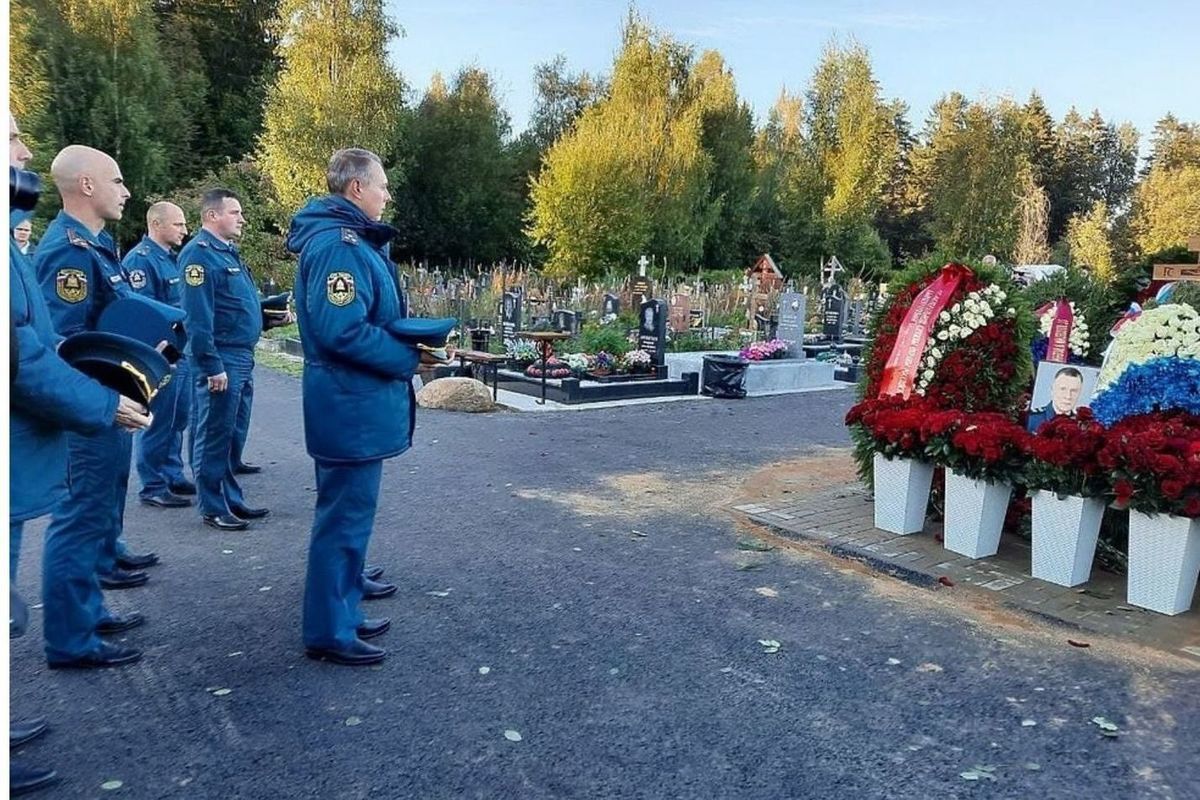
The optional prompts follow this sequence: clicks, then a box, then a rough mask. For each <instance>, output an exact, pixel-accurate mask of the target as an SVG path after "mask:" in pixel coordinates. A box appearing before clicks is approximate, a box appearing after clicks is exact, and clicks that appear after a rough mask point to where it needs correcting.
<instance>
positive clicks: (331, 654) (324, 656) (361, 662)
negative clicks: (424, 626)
mask: <svg viewBox="0 0 1200 800" xmlns="http://www.w3.org/2000/svg"><path fill="white" fill-rule="evenodd" d="M304 655H306V656H308V657H309V658H312V659H316V660H317V661H332V662H333V663H334V664H343V665H345V666H347V667H363V666H366V665H368V664H378V663H379V662H380V661H383V659H384V657H385V656H386V655H387V650H384V649H383V648H382V647H376V646H375V645H373V644H367V643H366V642H364V641H363V640H362V639H355V640H354V643H353V644H351V645H350V646H349V647H347V648H345V649H337V648H333V647H306V648H305V649H304Z"/></svg>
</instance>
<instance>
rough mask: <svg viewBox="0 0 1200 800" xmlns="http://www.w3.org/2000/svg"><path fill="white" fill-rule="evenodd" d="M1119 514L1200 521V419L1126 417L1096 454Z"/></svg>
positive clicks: (1178, 414)
mask: <svg viewBox="0 0 1200 800" xmlns="http://www.w3.org/2000/svg"><path fill="white" fill-rule="evenodd" d="M1097 460H1098V461H1099V463H1100V466H1101V468H1102V469H1104V470H1107V471H1108V472H1109V473H1110V474H1111V476H1112V481H1113V483H1112V490H1113V493H1114V494H1115V496H1116V504H1117V507H1118V508H1126V507H1128V508H1131V509H1133V510H1134V511H1141V512H1143V513H1146V514H1174V515H1175V516H1179V517H1193V518H1194V517H1200V416H1197V415H1196V414H1191V413H1188V412H1186V411H1169V412H1156V413H1153V414H1138V415H1136V416H1130V417H1125V418H1124V419H1122V420H1120V421H1119V422H1117V423H1116V424H1115V425H1113V426H1112V427H1111V428H1109V430H1108V435H1107V437H1106V442H1105V445H1104V447H1103V448H1101V450H1100V452H1099V453H1098V454H1097Z"/></svg>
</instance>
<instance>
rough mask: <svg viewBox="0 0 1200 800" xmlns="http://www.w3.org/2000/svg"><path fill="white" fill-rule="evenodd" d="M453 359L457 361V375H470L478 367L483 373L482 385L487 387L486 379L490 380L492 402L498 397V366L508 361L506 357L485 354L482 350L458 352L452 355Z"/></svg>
mask: <svg viewBox="0 0 1200 800" xmlns="http://www.w3.org/2000/svg"><path fill="white" fill-rule="evenodd" d="M454 357H455V358H457V359H458V375H459V376H466V375H470V374H471V371H472V369H473V368H475V367H479V368H480V371H481V372H482V373H483V385H484V386H486V385H487V379H488V378H489V377H491V379H492V400H495V399H496V398H497V396H498V395H499V390H500V377H499V369H500V365H501V364H503V363H504V362H505V361H507V360H508V357H507V356H502V355H497V354H495V353H485V352H483V351H482V350H458V351H456V352H455V353H454Z"/></svg>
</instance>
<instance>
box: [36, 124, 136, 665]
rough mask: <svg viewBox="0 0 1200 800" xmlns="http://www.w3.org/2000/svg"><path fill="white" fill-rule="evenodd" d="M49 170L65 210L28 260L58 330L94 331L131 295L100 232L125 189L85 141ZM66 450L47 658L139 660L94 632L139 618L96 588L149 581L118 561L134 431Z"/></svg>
mask: <svg viewBox="0 0 1200 800" xmlns="http://www.w3.org/2000/svg"><path fill="white" fill-rule="evenodd" d="M50 174H51V177H52V178H53V180H54V184H55V186H56V187H57V189H58V193H59V194H60V195H61V196H62V204H63V208H62V211H60V212H59V214H58V216H57V217H55V219H54V221H53V222H52V223H50V227H49V228H47V229H46V235H45V236H44V237H43V238H42V242H41V245H40V246H39V247H38V252H37V258H36V260H35V262H34V266H35V268H36V271H37V276H38V282H39V283H40V284H41V288H42V294H43V296H44V297H45V299H46V304H47V306H49V310H50V316H51V319H52V320H53V323H54V327H55V329H56V331H57V332H58V334H59V335H61V336H70V335H71V334H75V333H79V332H81V331H90V330H95V329H96V322H97V320H98V318H99V316H100V312H101V311H102V310H103V309H104V308H105V307H106V306H107V305H108V304H110V303H111V302H113V301H114V300H116V299H117V298H119V297H123V296H127V295H130V294H132V293H133V290H132V289H131V288H130V286H129V281H128V276H127V275H126V274H125V271H124V270H123V269H122V267H121V262H120V261H119V260H118V259H117V254H116V246H115V244H114V243H113V240H112V237H111V236H110V235H109V234H108V233H107V232H105V230H104V227H105V225H107V224H108V223H109V222H112V221H115V220H119V219H120V218H121V214H122V211H123V210H124V207H125V201H126V200H128V199H129V190H128V189H126V188H125V182H124V180H123V178H122V176H121V170H120V168H119V167H118V166H117V162H115V161H113V159H112V158H110V157H109V156H107V155H106V154H104V153H102V152H100V151H99V150H95V149H93V148H90V147H82V146H79V145H71V146H70V147H66V148H64V149H63V150H62V151H60V152H59V154H58V155H57V156H56V157H55V159H54V162H53V163H52V164H51V165H50ZM67 447H68V474H69V475H70V491H69V493H68V494H67V496H66V497H65V498H63V500H62V501H61V502H59V504H58V505H57V506H56V507H55V508H54V511H53V513H52V516H51V520H50V526H49V528H47V530H46V548H45V554H44V556H43V558H42V568H43V573H42V592H43V601H44V608H45V622H44V625H43V632H44V635H45V639H46V660H47V662H48V663H49V665H50V667H51V668H55V669H58V668H67V667H73V668H91V667H112V666H118V665H121V664H129V663H132V662H134V661H137V660H138V659H140V658H141V656H142V653H141V651H140V650H136V649H134V648H132V647H123V646H118V645H115V644H112V643H110V642H106V641H104V640H102V639H101V638H100V636H101V635H110V634H116V633H121V632H124V631H127V630H129V629H130V628H135V627H137V626H138V625H141V624H142V623H143V622H144V621H145V620H144V618H143V617H142V615H141V614H138V613H136V612H131V613H128V614H114V613H112V612H110V611H109V610H108V609H107V608H106V607H105V605H104V596H103V594H102V593H101V591H100V589H101V586H103V587H105V588H126V587H129V586H137V585H140V584H143V583H145V582H146V581H147V580H148V576H147V575H146V573H145V572H127V571H125V570H123V569H120V568H119V567H118V566H117V563H116V562H117V559H118V557H119V554H118V547H119V542H118V540H119V538H120V535H121V525H122V519H123V517H124V513H125V492H126V488H127V486H128V483H129V461H130V452H131V448H132V437H131V436H130V435H129V434H128V433H126V432H124V431H122V430H118V429H116V428H108V429H105V430H102V431H100V432H98V433H87V434H84V433H71V434H69V435H68V438H67ZM135 558H139V557H136V556H135ZM140 558H141V559H145V558H146V557H144V556H143V557H140Z"/></svg>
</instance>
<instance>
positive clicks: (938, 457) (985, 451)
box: [921, 410, 1030, 484]
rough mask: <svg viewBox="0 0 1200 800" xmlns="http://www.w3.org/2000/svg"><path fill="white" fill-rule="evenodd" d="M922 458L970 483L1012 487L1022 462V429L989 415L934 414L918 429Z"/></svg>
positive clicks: (1005, 417) (1024, 445) (1004, 416)
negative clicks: (1006, 484)
mask: <svg viewBox="0 0 1200 800" xmlns="http://www.w3.org/2000/svg"><path fill="white" fill-rule="evenodd" d="M921 436H922V438H924V439H925V456H926V459H927V460H929V461H932V462H933V463H935V464H937V465H938V466H940V467H945V468H946V469H949V470H952V471H954V472H956V473H958V474H959V475H964V476H966V477H968V478H972V479H974V480H984V481H990V482H992V483H1010V484H1011V483H1015V482H1018V481H1019V480H1020V479H1021V476H1022V472H1023V470H1024V467H1025V462H1026V455H1025V452H1026V448H1027V442H1028V440H1029V438H1030V436H1029V434H1028V433H1026V432H1025V428H1023V427H1022V426H1021V425H1019V424H1018V423H1017V422H1016V421H1015V420H1014V419H1012V417H1010V416H1008V415H1007V414H1001V413H998V412H993V411H980V412H977V413H968V412H964V411H958V410H952V411H938V412H935V413H932V414H927V415H926V416H925V421H924V423H923V424H922V426H921Z"/></svg>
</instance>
